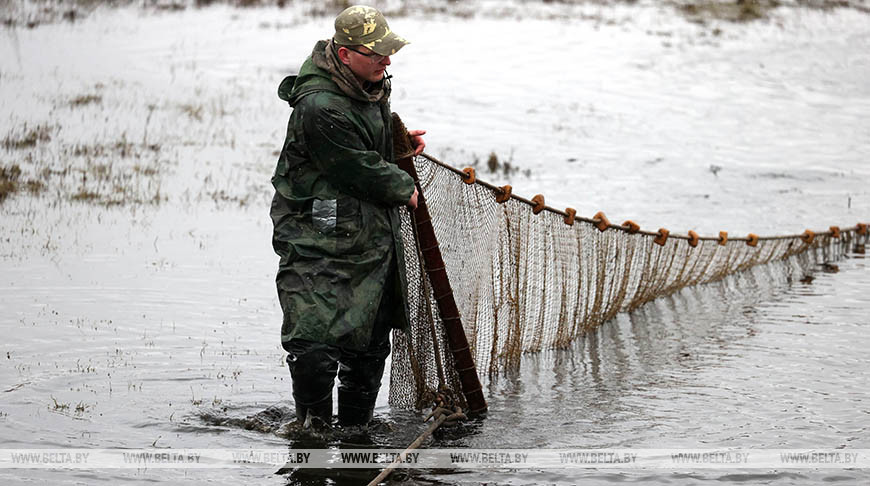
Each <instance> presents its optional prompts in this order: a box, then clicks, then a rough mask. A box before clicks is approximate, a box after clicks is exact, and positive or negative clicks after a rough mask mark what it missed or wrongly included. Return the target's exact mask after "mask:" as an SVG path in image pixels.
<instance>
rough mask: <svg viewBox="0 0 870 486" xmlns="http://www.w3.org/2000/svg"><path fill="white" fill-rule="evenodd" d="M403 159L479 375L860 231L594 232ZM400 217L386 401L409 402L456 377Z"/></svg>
mask: <svg viewBox="0 0 870 486" xmlns="http://www.w3.org/2000/svg"><path fill="white" fill-rule="evenodd" d="M414 164H415V166H416V169H417V173H418V177H419V183H420V187H421V188H422V192H423V194H424V195H425V199H426V204H427V205H428V208H429V213H430V215H431V218H432V224H433V226H434V229H435V233H436V235H437V237H438V242H439V244H440V248H441V253H442V256H443V258H444V261H445V264H446V267H447V274H448V276H449V279H450V284H451V286H452V288H453V294H454V298H455V300H456V303H457V305H458V307H459V310H460V314H461V316H462V323H463V326H464V328H465V333H466V336H467V338H468V341H469V344H470V348H471V352H472V356H473V357H474V360H475V363H476V365H477V370H478V374H479V375H481V378H485V377H486V376H487V375H489V376H492V375H494V374H496V373H499V372H501V371H504V370H510V369H517V368H518V367H519V365H520V359H521V356H522V354H523V353H526V352H534V351H541V350H545V349H556V348H564V347H567V346H568V345H569V344H570V343H571V342H572V341H573V340H574V339H576V338H577V337H579V336H581V335H583V333H585V332H586V331H588V330H590V329H593V328H595V327H596V326H598V325H600V324H601V323H603V322H605V321H607V320H608V319H610V318H612V317H614V315H615V314H616V313H618V312H625V311H630V310H633V309H636V308H637V307H639V306H641V305H643V304H645V303H647V302H649V301H651V300H653V299H655V298H658V297H661V296H665V295H668V294H671V293H673V292H676V291H677V290H679V289H681V288H683V287H686V286H690V285H697V284H702V283H708V282H713V281H716V280H719V279H722V278H724V277H726V276H728V275H731V274H734V273H736V272H740V271H742V270H746V269H749V268H751V267H753V266H755V265H760V264H766V263H770V262H773V261H784V262H786V263H787V264H788V265H790V266H793V267H795V268H796V269H797V270H801V271H803V272H806V271H808V270H809V268H810V267H812V266H814V265H816V264H819V263H822V262H829V261H833V260H837V259H839V258H840V257H841V256H842V255H843V254H844V253H845V251H847V250H848V249H849V248H851V247H853V245H859V246H860V245H864V244H865V243H866V240H867V235H866V232H865V234H863V235H860V234H858V232H859V230H858V228H857V227H856V228H848V229H844V230H842V231H839V235H836V233H835V232H834V231H833V230H832V231H829V232H825V233H819V234H815V235H813V237H812V238H809V235H792V236H780V237H768V238H760V239H759V240H758V242H757V244H756V245H755V246H751V245H750V244H748V241H747V240H748V238H735V239H728V240H727V241H725V243H724V244H721V242H720V241H719V239H717V238H701V239H700V240H699V241H698V242H697V246H695V247H693V246H691V245H690V239H689V238H688V237H687V236H671V237H670V238H668V239H667V241H666V242H665V244H664V245H659V244H657V243H655V241H654V240H655V238H656V237H657V235H656V234H652V233H645V232H639V233H629V232H627V231H625V230H623V229H621V228H615V227H613V226H611V228H610V229H607V230H606V231H603V232H602V231H600V230H599V229H598V228H597V227H596V226H595V225H594V224H593V223H592V222H591V220H588V219H582V218H577V220H576V221H575V222H574V224H573V225H569V224H567V223H566V218H565V216H566V215H565V213H563V212H561V211H558V210H553V209H551V208H546V209H544V210H542V211H540V212H538V213H537V214H535V211H534V210H533V209H534V208H533V205H532V204H530V202H529V201H526V200H523V199H522V198H517V197H513V198H511V199H509V200H507V201H506V202H504V203H499V202H497V201H496V196H497V195H498V194H499V190H498V188H495V187H493V186H490V185H488V184H485V183H482V182H476V183H472V184H467V183H465V182H464V181H463V178H464V177H463V174H462V172H461V171H458V170H457V169H454V168H452V167H449V166H447V165H445V164H443V163H441V162H439V161H437V160H435V159H433V158H430V157H428V156H426V155H421V156H418V157H416V159H415V160H414ZM402 217H403V221H402V233H403V234H402V236H403V238H404V242H405V248H406V252H405V253H406V256H407V259H406V264H407V272H408V295H409V300H410V310H411V322H412V326H411V329H410V331H409V332H407V333H405V332H401V331H397V332H395V334H394V354H393V361H392V375H391V383H390V403H391V405H393V406H395V407H399V408H417V409H420V408H423V407H424V406H425V405H427V404H428V403H430V402H429V400H431V397H432V394H433V393H434V392H435V391H436V390H437V389H439V388H441V389H449V390H453V391H455V392H458V391H459V390H460V386H459V379H458V376H457V374H456V372H455V370H454V366H453V358H452V355H451V353H450V351H449V345H448V343H447V342H446V334H445V332H444V328H443V326H442V325H441V322H440V317H439V315H438V309H437V306H436V305H435V297H434V295H433V294H432V290H431V288H430V286H429V284H428V279H427V278H426V277H425V272H424V271H423V266H422V261H421V258H420V255H419V248H418V247H417V243H416V239H415V235H414V231H415V230H414V227H413V224H411V218H410V216H409V215H408V214H407V212H404V211H403V216H402ZM835 236H836V237H835ZM861 248H863V246H861ZM439 370H443V371H439ZM454 396H455V399H457V401H458V402H459V403H460V404H463V405H464V400H463V398H462V397H461V395H459V394H456V395H454Z"/></svg>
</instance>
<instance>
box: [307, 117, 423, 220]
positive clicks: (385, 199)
mask: <svg viewBox="0 0 870 486" xmlns="http://www.w3.org/2000/svg"><path fill="white" fill-rule="evenodd" d="M302 120H303V121H302V123H303V129H304V131H305V139H306V140H305V145H306V146H307V148H308V151H309V154H310V155H311V160H312V162H313V163H314V164H315V166H317V168H318V169H319V170H320V171H321V172H322V173H323V174H324V176H325V177H326V179H327V180H328V181H329V182H331V183H332V184H334V185H335V186H336V187H337V188H338V189H339V190H340V191H342V192H345V193H347V194H349V195H351V196H353V197H356V198H358V199H363V200H367V201H372V202H376V203H380V204H383V205H386V206H401V205H404V204H406V203H407V202H408V200H409V199H411V195H412V194H413V193H414V180H413V179H412V178H411V176H409V175H408V174H407V173H406V172H405V171H403V170H402V169H400V168H399V167H398V166H397V165H396V164H392V163H389V162H387V161H386V160H384V159H383V157H381V155H380V154H379V153H378V152H376V151H374V150H366V147H365V144H364V143H363V140H362V138H361V137H360V133H359V131H358V130H357V127H356V125H354V124H353V123H352V122H351V121H350V120H349V119H348V118H347V116H345V115H344V114H343V113H341V112H340V111H339V110H337V109H335V108H333V107H323V106H321V107H317V108H314V109H313V110H312V111H311V112H309V113H307V114H306V115H303V117H302Z"/></svg>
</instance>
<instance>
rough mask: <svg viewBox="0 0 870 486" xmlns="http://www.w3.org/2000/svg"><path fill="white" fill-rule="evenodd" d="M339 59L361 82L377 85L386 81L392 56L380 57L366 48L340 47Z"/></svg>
mask: <svg viewBox="0 0 870 486" xmlns="http://www.w3.org/2000/svg"><path fill="white" fill-rule="evenodd" d="M338 58H339V59H340V60H341V62H342V63H344V64H346V65H347V67H349V68H350V70H351V72H353V74H354V76H356V77H357V79H359V80H360V81H368V82H370V83H377V82H378V81H380V80H382V79H384V72H385V71H386V69H387V66H389V65H390V56H380V55H378V54H375V53H374V52H372V51H371V50H370V49H368V48H367V47H364V46H351V47H345V46H342V47H339V48H338Z"/></svg>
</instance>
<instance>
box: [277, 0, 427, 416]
mask: <svg viewBox="0 0 870 486" xmlns="http://www.w3.org/2000/svg"><path fill="white" fill-rule="evenodd" d="M406 44H408V41H406V40H405V39H403V38H402V37H399V36H398V35H396V34H395V33H393V32H392V31H391V30H390V28H389V26H388V25H387V21H386V20H385V19H384V16H383V15H382V14H381V12H379V11H378V10H376V9H374V8H372V7H366V6H354V7H350V8H348V9H346V10H344V11H343V12H341V14H339V15H338V17H337V18H336V19H335V35H334V36H333V37H332V39H329V40H324V41H320V42H317V43H316V44H315V46H314V50H313V51H312V53H311V55H310V56H309V57H308V58H307V59H306V60H305V62H304V63H303V64H302V67H301V68H300V70H299V74H298V75H297V76H288V77H287V78H285V79H284V81H282V82H281V85H280V86H279V87H278V96H279V97H280V98H281V99H282V100H284V101H287V102H288V103H289V104H290V106H291V107H293V112H292V114H291V115H290V121H289V123H288V126H287V136H286V139H285V141H284V147H283V150H282V151H281V155H280V157H279V158H278V164H277V167H276V169H275V173H274V175H273V177H272V185H273V186H274V187H275V196H274V198H273V199H272V208H271V213H270V214H271V217H272V222H273V225H274V232H273V236H272V246H273V247H274V249H275V252H276V253H277V254H278V255H279V256H280V257H281V258H280V262H279V264H278V275H277V277H276V283H277V286H278V300H279V302H280V304H281V309H282V310H283V313H284V320H283V324H282V327H281V344H282V346H283V347H284V349H285V350H286V351H287V353H288V356H287V364H288V365H289V367H290V375H291V378H292V381H293V399H294V401H295V404H296V415H297V420H299V421H304V423H305V424H306V425H310V424H312V421H314V420H317V421H320V422H323V423H325V424H330V423H331V420H332V388H333V384H334V381H335V376H336V374H337V375H338V379H339V382H340V384H339V387H338V421H339V424H340V425H343V426H347V425H362V424H366V423H368V422H369V420H371V418H372V413H373V410H374V407H375V400H376V398H377V394H378V389H379V388H380V386H381V378H382V376H383V372H384V362H385V360H386V357H387V355H389V353H390V340H389V333H390V330H391V329H393V328H400V329H406V328H407V326H408V303H407V293H406V288H407V285H406V276H405V271H404V268H405V267H404V257H403V248H402V238H401V233H400V227H399V210H400V209H401V208H402V207H403V206H408V207H410V208H416V207H417V188H416V187H415V184H414V181H413V179H412V178H411V177H410V176H409V175H408V174H406V173H405V172H404V171H402V170H401V169H399V167H398V166H396V165H395V163H394V162H393V143H392V124H391V120H390V104H389V99H390V81H389V78H390V76H388V75H387V73H386V69H387V67H388V66H389V65H390V56H392V55H394V54H396V52H398V51H399V49H401V48H402V47H403V46H405V45H406ZM424 133H425V131H423V130H413V131H411V132H409V134H410V135H411V136H412V140H413V142H414V145H415V151H416V153H417V154H419V153H421V152H422V151H423V147H424V146H425V144H424V142H423V139H422V138H421V136H422V135H423V134H424ZM315 423H316V422H315Z"/></svg>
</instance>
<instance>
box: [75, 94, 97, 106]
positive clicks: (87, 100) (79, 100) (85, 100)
mask: <svg viewBox="0 0 870 486" xmlns="http://www.w3.org/2000/svg"><path fill="white" fill-rule="evenodd" d="M102 102H103V97H102V96H100V95H93V94H87V95H81V96H76V97H75V98H73V99H72V100H71V101H70V102H69V105H70V106H72V107H73V108H78V107H80V106H86V105H90V104H93V103H102Z"/></svg>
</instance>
